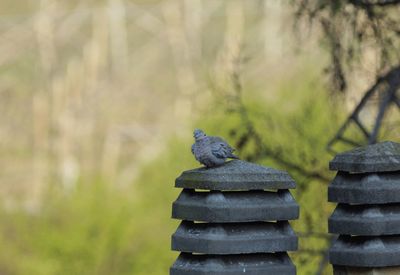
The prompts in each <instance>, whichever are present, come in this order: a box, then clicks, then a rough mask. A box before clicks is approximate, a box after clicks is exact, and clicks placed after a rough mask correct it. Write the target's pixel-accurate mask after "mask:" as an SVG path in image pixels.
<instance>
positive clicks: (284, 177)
mask: <svg viewBox="0 0 400 275" xmlns="http://www.w3.org/2000/svg"><path fill="white" fill-rule="evenodd" d="M175 187H178V188H188V189H204V190H263V189H293V188H296V183H295V181H294V180H293V179H292V177H291V176H290V175H289V174H288V173H287V172H285V171H280V170H276V169H273V168H270V167H265V166H261V165H257V164H254V163H250V162H246V161H242V160H232V161H229V162H226V163H225V164H224V165H222V166H219V167H213V168H206V167H201V168H197V169H193V170H188V171H185V172H183V173H182V174H181V175H180V176H179V177H178V178H177V179H176V180H175Z"/></svg>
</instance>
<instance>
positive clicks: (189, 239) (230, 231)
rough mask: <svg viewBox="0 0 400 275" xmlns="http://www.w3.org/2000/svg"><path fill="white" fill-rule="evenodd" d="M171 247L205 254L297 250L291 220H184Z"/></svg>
mask: <svg viewBox="0 0 400 275" xmlns="http://www.w3.org/2000/svg"><path fill="white" fill-rule="evenodd" d="M172 250H176V251H182V252H194V253H205V254H244V253H271V252H283V251H294V250H297V236H296V235H295V233H294V232H293V229H292V228H291V227H290V225H289V223H288V222H255V223H229V224H223V223H213V224H207V223H193V222H188V221H183V222H182V223H181V225H180V226H179V227H178V230H177V231H176V232H175V234H174V235H173V236H172Z"/></svg>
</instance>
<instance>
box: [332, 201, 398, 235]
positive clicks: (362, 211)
mask: <svg viewBox="0 0 400 275" xmlns="http://www.w3.org/2000/svg"><path fill="white" fill-rule="evenodd" d="M328 224H329V232H330V233H334V234H346V235H361V236H379V235H393V234H400V204H382V205H348V204H339V205H338V206H337V207H336V209H335V211H334V212H333V214H332V216H331V217H330V218H329V222H328Z"/></svg>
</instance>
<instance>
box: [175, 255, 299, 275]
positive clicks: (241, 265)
mask: <svg viewBox="0 0 400 275" xmlns="http://www.w3.org/2000/svg"><path fill="white" fill-rule="evenodd" d="M225 274H227V275H242V274H251V275H277V274H279V275H295V274H296V267H295V266H294V265H293V263H292V261H291V260H290V258H289V257H288V255H287V254H286V253H271V254H248V255H221V256H215V255H213V256H212V255H192V254H188V253H181V254H180V255H179V257H178V259H177V260H176V261H175V263H174V264H173V266H172V267H171V269H170V275H225Z"/></svg>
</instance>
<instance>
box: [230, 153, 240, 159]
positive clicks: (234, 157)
mask: <svg viewBox="0 0 400 275" xmlns="http://www.w3.org/2000/svg"><path fill="white" fill-rule="evenodd" d="M229 158H231V159H239V157H238V156H236V155H235V154H233V153H232V154H230V156H229Z"/></svg>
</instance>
